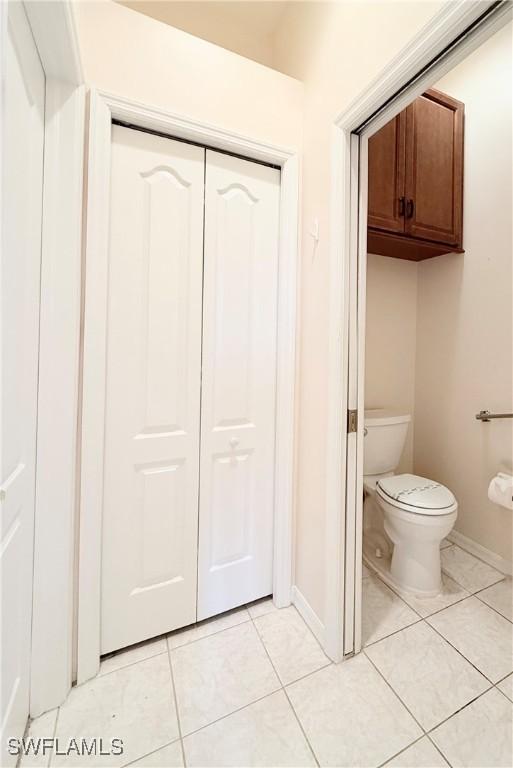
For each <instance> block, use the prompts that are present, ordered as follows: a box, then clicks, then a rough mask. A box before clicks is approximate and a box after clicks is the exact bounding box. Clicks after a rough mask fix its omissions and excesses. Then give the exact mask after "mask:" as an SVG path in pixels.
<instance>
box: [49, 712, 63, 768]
mask: <svg viewBox="0 0 513 768" xmlns="http://www.w3.org/2000/svg"><path fill="white" fill-rule="evenodd" d="M60 713H61V708H60V707H57V714H56V715H55V725H54V726H53V732H52V737H53V745H52V748H51V750H50V754H49V755H48V763H47V768H50V765H51V764H52V757H53V750H54V746H55V739H56V737H57V722H58V720H59V715H60Z"/></svg>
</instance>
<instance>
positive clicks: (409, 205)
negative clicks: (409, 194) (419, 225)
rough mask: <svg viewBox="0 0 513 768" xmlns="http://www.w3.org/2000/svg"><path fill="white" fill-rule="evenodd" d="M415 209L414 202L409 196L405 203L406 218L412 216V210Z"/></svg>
mask: <svg viewBox="0 0 513 768" xmlns="http://www.w3.org/2000/svg"><path fill="white" fill-rule="evenodd" d="M414 209H415V203H414V202H413V200H412V199H411V198H410V199H409V200H408V202H407V203H406V218H407V219H411V218H412V216H413V211H414Z"/></svg>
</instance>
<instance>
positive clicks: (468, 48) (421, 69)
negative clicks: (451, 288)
mask: <svg viewBox="0 0 513 768" xmlns="http://www.w3.org/2000/svg"><path fill="white" fill-rule="evenodd" d="M495 5H496V4H495V3H494V2H491V1H488V0H486V1H481V2H476V3H468V2H466V0H456V1H455V2H452V3H447V4H445V5H444V6H443V7H442V9H441V10H440V11H439V12H438V13H437V14H436V15H435V16H434V17H433V18H432V19H431V20H430V21H429V23H428V24H427V25H426V26H425V27H424V28H423V29H421V30H420V32H419V33H418V34H417V35H415V37H414V38H413V39H412V40H411V42H410V43H409V44H408V45H407V46H406V47H405V48H404V49H403V50H402V51H401V52H400V53H399V54H398V55H397V56H396V57H395V58H394V59H392V61H391V62H390V63H389V65H388V66H387V67H386V68H385V69H384V70H383V71H382V72H381V73H380V74H379V75H378V77H376V78H375V79H374V80H373V81H372V82H371V83H370V85H369V86H368V87H367V88H366V89H365V90H364V91H363V92H362V93H361V94H360V96H359V97H358V98H357V99H356V100H355V101H353V102H352V103H351V104H350V105H349V107H348V108H347V109H346V110H345V111H344V112H342V113H341V114H340V115H339V116H338V117H337V119H336V120H335V123H334V126H333V141H332V171H333V173H332V194H331V206H330V213H331V252H330V286H331V292H330V304H329V394H328V409H329V414H328V434H327V443H328V466H327V503H326V516H327V539H326V562H327V567H328V573H327V584H326V617H327V622H326V651H327V653H328V655H329V656H330V657H331V658H332V659H333V660H335V661H340V660H342V659H343V658H344V657H349V656H352V655H354V653H357V652H358V651H359V650H360V649H361V561H362V493H363V491H362V480H363V408H364V402H363V393H364V368H365V273H366V253H367V143H368V139H369V137H370V136H371V135H372V134H373V133H375V132H376V131H378V130H379V129H380V128H381V127H382V126H383V125H385V123H387V122H388V121H389V120H391V119H392V118H393V117H394V116H395V115H397V114H398V113H399V112H401V110H403V109H404V108H405V107H406V106H407V105H408V104H409V103H411V102H412V101H413V100H414V99H415V98H416V97H417V96H420V94H421V93H423V92H424V91H425V90H426V89H427V88H429V87H431V86H432V85H433V84H434V83H435V82H436V81H437V80H439V79H440V78H441V77H442V76H443V75H444V74H445V73H446V72H448V71H449V70H450V69H452V68H453V67H454V66H456V64H458V63H459V62H460V61H462V60H463V59H464V58H466V57H467V56H468V55H469V54H470V53H471V52H472V51H473V50H475V49H476V48H478V47H479V46H480V45H481V44H482V43H483V42H484V41H485V40H486V39H487V38H488V37H490V36H491V35H492V34H494V32H496V31H497V30H498V29H500V28H501V27H502V26H504V24H506V23H507V22H508V21H509V20H510V19H511V9H512V6H511V3H503V4H502V5H500V6H498V7H496V8H495V9H493V8H492V7H493V6H495ZM487 12H490V15H489V16H488V17H487V18H486V20H483V21H479V19H481V17H482V16H483V14H485V13H487ZM467 31H468V33H467ZM378 112H379V115H378V114H377V113H378ZM363 126H365V127H363ZM341 211H342V215H340V212H341ZM348 409H354V410H357V411H358V422H359V424H358V429H357V432H356V433H353V434H348V431H347V412H348Z"/></svg>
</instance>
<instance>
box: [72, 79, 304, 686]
mask: <svg viewBox="0 0 513 768" xmlns="http://www.w3.org/2000/svg"><path fill="white" fill-rule="evenodd" d="M113 118H114V119H117V120H122V121H124V122H127V123H131V124H133V125H137V126H140V127H145V128H150V129H153V130H158V131H162V132H163V133H166V134H168V135H169V136H175V137H178V138H183V139H187V140H190V141H195V142H197V143H200V144H206V145H208V146H209V147H213V148H216V149H224V150H228V151H230V152H235V153H237V154H240V155H243V156H245V157H248V158H250V159H255V160H265V161H266V162H270V163H274V164H276V165H280V166H281V168H282V180H281V198H280V254H279V265H280V266H279V285H278V369H277V399H276V429H277V439H276V464H275V466H276V472H275V509H276V513H275V531H274V540H275V544H274V547H275V549H274V551H275V557H274V561H275V565H274V585H273V594H274V602H275V604H276V605H277V606H279V607H283V606H285V605H289V604H290V595H291V584H292V503H293V459H294V402H295V400H294V384H295V374H296V366H295V340H296V282H297V265H298V256H297V229H298V204H299V197H298V177H299V163H298V158H297V154H296V153H295V152H294V151H292V150H288V149H282V148H279V147H276V146H273V145H269V144H264V143H262V142H257V141H253V140H252V139H250V138H247V137H244V136H240V135H238V134H235V133H231V132H230V131H226V130H225V129H219V128H216V127H214V126H211V125H208V124H206V123H200V122H197V121H193V120H190V119H188V118H186V117H183V116H181V115H176V114H173V113H170V112H165V111H163V110H161V109H158V108H155V107H150V106H147V105H143V104H139V103H136V102H132V101H129V100H127V99H122V98H119V97H117V96H112V95H110V94H107V93H101V92H96V91H91V94H90V130H89V163H88V202H87V229H86V277H85V280H86V286H85V327H84V352H83V360H84V364H83V401H82V456H81V478H82V479H81V498H80V554H79V605H78V668H77V680H78V682H79V683H80V682H83V681H85V680H87V679H89V678H90V677H93V676H94V675H95V674H96V673H97V671H98V667H99V661H100V584H101V573H100V571H101V557H100V553H101V510H102V496H103V430H104V410H105V391H104V388H105V340H106V317H105V312H106V302H107V265H108V249H109V238H108V233H109V207H110V200H109V184H110V143H111V121H112V119H113ZM89 286H94V292H93V291H92V290H90V288H89Z"/></svg>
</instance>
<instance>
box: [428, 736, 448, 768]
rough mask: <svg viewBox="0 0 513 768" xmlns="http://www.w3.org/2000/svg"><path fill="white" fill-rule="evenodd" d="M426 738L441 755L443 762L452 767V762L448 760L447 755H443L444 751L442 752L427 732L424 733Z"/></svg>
mask: <svg viewBox="0 0 513 768" xmlns="http://www.w3.org/2000/svg"><path fill="white" fill-rule="evenodd" d="M437 728H438V726H437ZM426 738H427V739H428V740H429V741H430V742H431V744H432V745H433V746H434V748H435V749H436V751H437V752H438V754H439V755H441V756H442V760H445V762H446V763H447V765H449V766H450V768H452V763H451V762H450V761H449V758H448V757H446V756H445V755H444V753H443V752H442V750H441V749H440V747H439V746H438V744H436V743H435V742H434V740H433V739H432V738H431V734H429V733H427V734H426Z"/></svg>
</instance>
